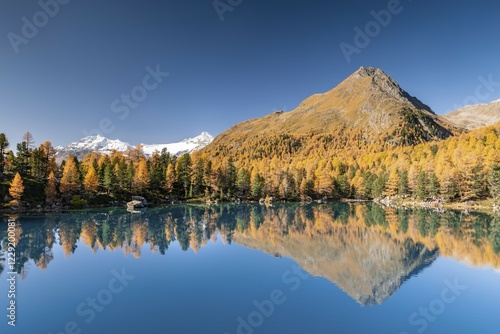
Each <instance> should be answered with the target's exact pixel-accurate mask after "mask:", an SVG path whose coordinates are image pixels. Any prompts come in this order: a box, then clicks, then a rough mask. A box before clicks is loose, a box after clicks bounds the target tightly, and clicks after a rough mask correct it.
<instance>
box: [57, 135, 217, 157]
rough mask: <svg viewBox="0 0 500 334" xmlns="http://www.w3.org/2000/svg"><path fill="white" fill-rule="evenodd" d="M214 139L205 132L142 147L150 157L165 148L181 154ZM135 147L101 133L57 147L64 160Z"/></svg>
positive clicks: (175, 153)
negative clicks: (70, 156)
mask: <svg viewBox="0 0 500 334" xmlns="http://www.w3.org/2000/svg"><path fill="white" fill-rule="evenodd" d="M213 139H214V137H212V136H211V135H210V134H209V133H207V132H203V133H201V134H200V135H199V136H196V137H194V138H188V139H184V140H182V141H180V142H178V143H170V144H152V145H146V144H142V145H143V148H142V149H143V152H144V154H145V155H146V156H148V157H150V156H151V155H152V154H153V152H155V151H158V152H161V151H162V150H163V149H167V151H168V152H169V153H170V154H172V155H176V156H180V155H182V154H184V153H192V152H194V151H197V150H199V149H201V148H203V147H205V146H207V145H208V144H210V143H211V142H212V140H213ZM133 148H135V146H133V145H130V144H129V143H126V142H123V141H120V140H117V139H108V138H106V137H103V136H100V135H97V136H88V137H84V138H82V139H80V140H78V141H76V142H73V143H71V144H69V145H68V146H66V147H62V146H58V147H56V152H57V153H56V160H58V161H62V160H64V159H66V158H67V157H68V155H70V154H71V155H73V156H76V157H77V158H78V159H81V158H83V156H84V155H85V154H87V153H90V152H98V153H101V154H110V153H112V152H113V151H117V152H122V153H124V152H126V151H127V150H129V149H133Z"/></svg>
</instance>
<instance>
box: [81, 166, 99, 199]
mask: <svg viewBox="0 0 500 334" xmlns="http://www.w3.org/2000/svg"><path fill="white" fill-rule="evenodd" d="M98 186H99V180H98V179H97V172H96V170H95V168H94V166H90V167H89V169H88V171H87V174H86V175H85V180H84V181H83V187H84V188H85V190H86V191H87V192H88V193H89V194H95V193H97V188H98Z"/></svg>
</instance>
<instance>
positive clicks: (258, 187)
mask: <svg viewBox="0 0 500 334" xmlns="http://www.w3.org/2000/svg"><path fill="white" fill-rule="evenodd" d="M313 187H314V184H313ZM263 189H264V178H263V177H262V176H260V174H259V173H257V174H255V176H254V178H253V180H252V190H251V193H252V197H253V198H261V197H262V195H263Z"/></svg>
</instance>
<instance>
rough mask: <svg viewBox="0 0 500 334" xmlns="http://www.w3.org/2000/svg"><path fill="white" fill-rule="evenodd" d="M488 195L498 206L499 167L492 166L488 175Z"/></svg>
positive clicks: (497, 165) (499, 201)
mask: <svg viewBox="0 0 500 334" xmlns="http://www.w3.org/2000/svg"><path fill="white" fill-rule="evenodd" d="M488 183H489V186H490V194H491V196H492V197H493V199H494V201H495V203H496V204H500V165H499V164H494V165H493V166H492V167H491V171H490V173H489V174H488Z"/></svg>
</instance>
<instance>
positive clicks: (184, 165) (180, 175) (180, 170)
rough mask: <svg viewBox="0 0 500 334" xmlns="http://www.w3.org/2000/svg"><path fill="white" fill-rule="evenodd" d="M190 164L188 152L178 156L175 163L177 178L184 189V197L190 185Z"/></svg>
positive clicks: (187, 193) (186, 195)
mask: <svg viewBox="0 0 500 334" xmlns="http://www.w3.org/2000/svg"><path fill="white" fill-rule="evenodd" d="M191 164H192V162H191V155H189V154H188V153H186V154H184V155H183V156H182V157H180V158H179V160H177V163H176V169H177V170H176V175H177V180H178V181H179V183H180V184H181V186H182V187H183V189H184V197H185V198H187V197H188V195H189V188H190V187H191V168H192V167H191Z"/></svg>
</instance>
